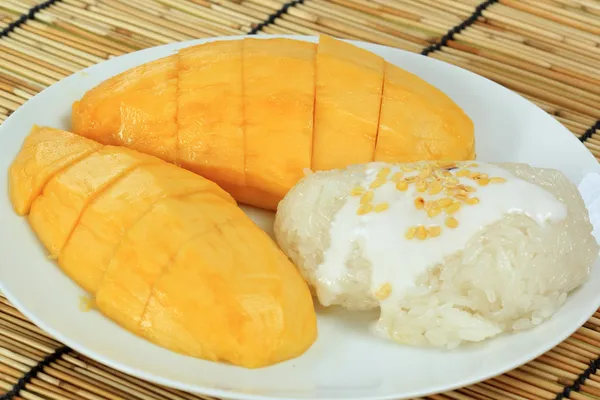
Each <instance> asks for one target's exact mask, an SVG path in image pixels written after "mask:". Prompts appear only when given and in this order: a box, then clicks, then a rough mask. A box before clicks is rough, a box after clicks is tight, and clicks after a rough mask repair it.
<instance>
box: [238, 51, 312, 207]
mask: <svg viewBox="0 0 600 400" xmlns="http://www.w3.org/2000/svg"><path fill="white" fill-rule="evenodd" d="M243 46H244V47H243V79H244V88H243V99H244V135H245V139H246V148H245V151H246V182H247V185H248V186H250V187H253V188H257V189H260V190H263V191H266V192H268V193H271V194H273V195H275V196H277V197H278V198H279V199H281V198H283V196H285V194H286V193H287V192H288V190H289V189H290V188H291V187H292V186H293V185H294V184H296V182H298V180H299V179H300V178H301V177H302V176H303V171H304V169H305V168H310V166H311V159H312V155H311V154H312V140H313V138H312V131H313V111H314V90H315V85H314V83H315V65H314V64H315V53H316V45H315V44H313V43H307V42H300V41H296V40H291V39H269V40H261V39H245V40H244V41H243Z"/></svg>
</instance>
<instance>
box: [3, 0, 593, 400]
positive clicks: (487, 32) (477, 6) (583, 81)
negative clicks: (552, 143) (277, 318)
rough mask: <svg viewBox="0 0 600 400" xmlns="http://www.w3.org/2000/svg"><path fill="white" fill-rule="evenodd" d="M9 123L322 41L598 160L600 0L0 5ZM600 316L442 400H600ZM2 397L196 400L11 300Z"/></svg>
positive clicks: (27, 1) (144, 0)
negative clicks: (48, 330) (26, 106)
mask: <svg viewBox="0 0 600 400" xmlns="http://www.w3.org/2000/svg"><path fill="white" fill-rule="evenodd" d="M0 30H1V32H0V123H2V122H3V121H4V120H5V119H6V118H7V117H8V116H9V115H10V114H11V113H12V112H14V111H15V110H16V109H17V108H18V107H19V106H20V105H22V104H23V103H25V102H26V101H27V100H28V99H29V98H31V97H32V96H34V95H35V94H36V93H37V92H39V91H41V90H42V89H43V88H45V87H47V86H49V85H51V84H53V83H55V82H57V81H58V80H60V79H62V78H64V77H66V76H68V75H70V74H72V73H74V72H76V71H78V70H81V69H83V68H85V67H88V66H90V65H93V64H95V63H98V62H100V61H102V60H105V59H108V58H112V57H116V56H119V55H121V54H125V53H128V52H131V51H135V50H139V49H142V48H147V47H152V46H156V45H160V44H165V43H171V42H177V41H183V40H188V39H196V38H203V37H210V36H225V35H242V34H256V33H268V34H304V35H316V34H319V33H325V34H329V35H332V36H336V37H341V38H348V39H358V40H364V41H370V42H374V43H379V44H384V45H388V46H392V47H397V48H401V49H404V50H407V51H411V52H414V53H421V54H424V55H426V56H429V57H433V58H437V59H440V60H443V61H446V62H449V63H451V64H455V65H458V66H460V67H463V68H466V69H468V70H471V71H473V72H476V73H478V74H480V75H482V76H485V77H487V78H489V79H491V80H494V81H496V82H498V83H500V84H502V85H504V86H506V87H508V88H510V89H512V90H514V91H516V92H517V93H520V94H521V95H523V96H525V97H526V98H528V99H529V100H531V101H532V102H534V103H535V104H537V105H538V106H540V107H541V108H542V109H544V110H545V111H546V112H548V113H549V114H551V115H552V116H554V118H556V119H557V120H558V121H559V122H560V123H562V124H563V125H564V126H566V127H567V128H568V129H569V130H570V131H571V132H572V133H573V134H574V135H576V136H577V137H578V138H579V139H580V140H581V141H582V142H583V143H584V144H585V146H586V147H587V148H588V149H589V150H590V151H591V152H592V153H593V154H594V156H595V157H596V158H597V159H599V160H600V0H488V1H484V2H482V1H481V0H294V1H291V2H285V1H284V0H50V1H45V2H42V1H36V0H0ZM599 360H600V312H599V313H596V314H595V315H594V317H592V318H591V319H590V320H589V321H588V322H587V323H586V324H585V325H584V326H583V327H581V328H580V329H579V330H578V331H577V332H576V333H575V334H574V335H573V336H571V337H570V338H569V339H567V340H566V341H565V342H563V343H562V344H560V345H558V346H557V347H556V348H554V349H553V350H551V351H550V352H548V353H547V354H545V355H543V356H541V357H539V358H538V359H536V360H535V361H532V362H530V363H529V364H527V365H525V366H522V367H521V368H518V369H516V370H514V371H512V372H510V373H507V374H505V375H502V376H500V377H497V378H494V379H491V380H489V381H486V382H483V383H480V384H478V385H474V386H471V387H468V388H464V389H461V390H457V391H453V392H449V393H444V394H441V395H436V396H431V397H430V398H432V399H458V400H462V399H480V400H489V399H513V400H521V399H532V400H539V399H554V398H556V399H562V398H571V399H575V400H589V399H593V398H600V374H598V373H597V369H598V368H600V361H599ZM0 393H3V395H2V396H1V397H0V399H1V400H5V399H6V400H8V399H20V400H21V399H27V400H40V399H42V400H46V399H48V400H79V399H90V400H97V399H99V400H118V399H127V400H129V399H135V400H138V399H140V400H159V399H160V400H163V399H169V400H198V399H207V397H202V396H195V395H190V394H188V393H184V392H180V391H175V390H171V389H168V388H164V387H159V386H156V385H152V384H149V383H147V382H144V381H141V380H139V379H136V378H133V377H130V376H127V375H125V374H122V373H120V372H118V371H115V370H112V369H110V368H107V367H105V366H103V365H101V364H99V363H97V362H95V361H93V360H90V359H88V358H86V357H84V356H82V355H80V354H78V353H76V352H73V351H71V350H70V349H69V348H67V347H65V346H63V345H62V344H61V343H59V342H57V341H56V340H54V339H52V338H51V337H49V336H48V335H47V334H45V333H44V332H43V331H41V330H40V329H39V328H37V327H36V326H35V325H33V324H32V323H31V322H29V321H27V319H26V318H25V317H23V316H22V315H21V314H20V313H19V312H18V311H17V310H16V309H15V308H13V307H12V305H11V304H10V303H9V302H8V301H7V300H6V299H5V298H4V297H2V296H1V295H0Z"/></svg>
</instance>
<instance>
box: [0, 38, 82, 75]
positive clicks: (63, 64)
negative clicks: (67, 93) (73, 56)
mask: <svg viewBox="0 0 600 400" xmlns="http://www.w3.org/2000/svg"><path fill="white" fill-rule="evenodd" d="M0 47H2V48H5V49H6V48H8V49H11V50H12V51H16V52H20V53H22V54H25V55H27V56H29V57H31V58H33V59H37V60H41V61H43V62H46V63H48V64H51V65H54V66H56V67H58V68H59V69H60V70H59V71H57V72H65V73H67V74H68V73H73V72H77V71H79V70H80V69H81V66H80V65H77V64H74V63H72V62H69V61H66V60H63V59H60V58H59V57H55V56H53V55H52V54H46V53H44V52H41V51H39V50H37V49H36V48H34V47H31V46H29V45H27V44H24V43H18V42H16V41H15V40H14V39H12V38H9V37H6V38H4V39H2V40H1V41H0Z"/></svg>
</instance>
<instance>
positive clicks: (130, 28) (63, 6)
mask: <svg viewBox="0 0 600 400" xmlns="http://www.w3.org/2000/svg"><path fill="white" fill-rule="evenodd" d="M70 3H71V1H70V0H65V1H64V2H60V3H55V7H56V9H60V10H64V11H70V12H71V13H72V14H74V15H78V16H82V17H87V18H89V19H91V20H95V21H98V22H102V23H104V24H106V25H108V26H110V27H113V28H117V29H119V30H120V31H122V32H126V33H132V34H139V35H142V36H144V37H146V38H150V39H153V40H155V41H157V42H158V43H163V44H166V43H171V42H172V41H173V39H172V38H169V37H168V36H164V35H161V34H159V33H154V32H151V31H149V30H147V29H144V28H140V27H139V26H135V25H131V24H128V23H126V22H123V21H121V20H120V19H118V18H115V19H113V18H110V17H106V16H104V15H102V14H99V13H95V12H91V11H88V10H87V9H84V8H79V7H76V6H73V5H72V4H70ZM116 16H118V14H117V15H116Z"/></svg>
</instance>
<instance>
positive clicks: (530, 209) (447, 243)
mask: <svg viewBox="0 0 600 400" xmlns="http://www.w3.org/2000/svg"><path fill="white" fill-rule="evenodd" d="M453 166H455V167H456V168H454V169H452V170H450V171H448V169H449V168H451V167H453ZM413 167H415V168H416V170H414V171H410V169H411V168H413ZM428 167H429V168H428ZM431 167H433V168H431ZM440 167H442V168H440ZM403 168H404V169H405V170H406V171H404V170H403ZM388 169H389V172H387V170H388ZM429 169H431V174H430V175H429V176H428V177H425V176H426V175H427V174H428V171H429ZM445 171H446V172H445ZM460 171H463V172H460ZM478 174H479V175H478ZM383 175H385V177H383V178H382V176H383ZM418 176H421V178H418ZM411 180H412V182H410V181H411ZM376 181H377V183H376V184H375V185H374V186H376V187H374V188H372V189H370V186H371V185H372V184H373V182H376ZM407 181H408V182H407ZM423 181H425V182H426V183H423ZM436 181H437V182H439V183H440V184H441V185H442V189H441V190H440V191H439V193H435V192H437V191H438V189H439V188H438V187H436V186H437V184H436V183H435V182H436ZM403 182H404V183H403ZM460 185H463V186H460ZM377 186H378V187H377ZM424 187H426V189H425V191H422V190H423V189H424ZM403 189H405V190H403ZM419 190H421V191H419ZM361 192H364V193H361ZM369 192H372V195H370V194H368V193H369ZM365 193H367V194H366V195H365ZM431 193H434V194H431ZM371 196H372V199H370V200H369V198H370V197H371ZM418 198H422V199H423V201H424V203H425V204H428V205H427V206H425V205H424V206H423V208H422V209H419V208H417V205H415V201H416V200H417V199H418ZM444 198H447V199H449V200H451V201H452V204H454V203H459V204H460V206H453V208H454V209H456V208H457V207H460V208H459V209H458V211H455V212H452V211H453V208H450V209H448V207H450V206H445V207H436V208H440V209H441V210H440V213H439V214H437V215H435V213H436V211H433V212H432V216H430V215H428V211H426V210H425V209H426V208H429V209H431V208H434V206H435V205H446V204H448V201H449V200H442V199H444ZM361 199H362V203H363V204H361ZM440 200H441V201H440ZM434 201H437V203H435V202H434ZM419 202H420V200H417V203H419ZM469 203H471V204H469ZM361 207H362V208H361ZM359 210H360V211H359ZM377 211H379V212H377ZM508 213H523V214H526V215H528V216H529V217H531V218H532V219H534V220H535V221H537V223H539V224H541V225H543V224H545V223H547V222H549V221H552V222H554V221H559V220H562V219H564V218H565V217H566V215H567V209H566V206H565V205H564V204H563V203H561V202H560V201H559V200H558V199H556V198H555V197H554V196H553V195H552V194H551V193H550V192H548V191H546V190H545V189H543V188H542V187H540V186H537V185H535V184H532V183H530V182H527V181H525V180H523V179H520V178H517V177H516V176H514V175H513V174H511V173H510V172H508V171H506V170H505V169H503V168H500V167H498V166H495V165H490V164H482V163H473V162H464V163H457V164H446V165H444V164H442V163H439V164H438V163H416V164H404V165H398V164H385V163H371V164H369V165H368V166H367V170H366V174H365V178H364V179H363V181H362V182H361V184H360V186H359V187H357V188H354V189H353V193H351V194H349V195H348V198H347V201H346V203H345V204H344V205H343V206H342V208H341V209H340V210H339V211H338V213H337V214H336V215H335V217H334V220H333V222H332V224H331V228H330V238H331V239H330V240H331V242H330V246H329V248H328V249H327V250H326V252H325V255H324V261H323V263H322V264H321V265H320V266H319V267H318V268H317V274H318V275H317V279H318V280H319V283H320V285H327V287H328V289H329V290H327V291H322V292H325V293H322V295H323V296H322V297H321V298H320V301H321V302H322V303H323V304H324V305H328V303H329V302H331V301H332V300H333V298H334V297H335V296H336V294H338V293H340V291H341V289H340V287H339V286H338V285H339V281H340V280H341V279H343V277H344V276H345V275H346V261H347V260H348V258H349V256H350V254H351V251H352V242H353V241H358V242H359V243H360V245H361V247H362V249H363V256H364V257H365V258H366V259H367V260H368V261H370V263H371V265H372V282H371V290H372V293H373V294H374V295H375V297H377V298H378V299H379V301H380V305H381V306H382V310H383V309H384V308H385V309H386V310H389V311H391V310H393V309H394V304H397V303H398V299H399V298H401V296H402V293H403V292H404V291H406V289H410V288H413V287H415V286H416V284H415V281H416V278H417V276H418V275H420V274H421V273H423V272H425V271H426V270H427V269H428V268H430V267H433V266H435V265H437V264H439V263H441V262H442V261H443V260H444V258H445V257H447V256H449V255H451V254H454V253H456V252H458V251H460V250H462V249H464V248H465V246H466V243H467V242H468V241H469V239H470V238H472V237H473V236H474V235H475V234H476V233H477V232H478V231H479V230H480V229H482V228H484V227H486V226H488V225H490V224H492V223H494V222H496V221H498V220H499V219H501V218H502V217H503V216H504V215H506V214H508ZM448 218H453V220H448ZM420 226H422V227H423V228H417V229H416V232H415V228H416V227H420ZM436 227H437V228H436ZM438 231H439V232H438ZM425 232H426V233H427V237H426V238H423V234H424V233H425ZM436 233H439V235H438V236H436ZM432 236H433V237H432ZM327 292H328V293H329V294H327ZM320 296H321V293H320Z"/></svg>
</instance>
